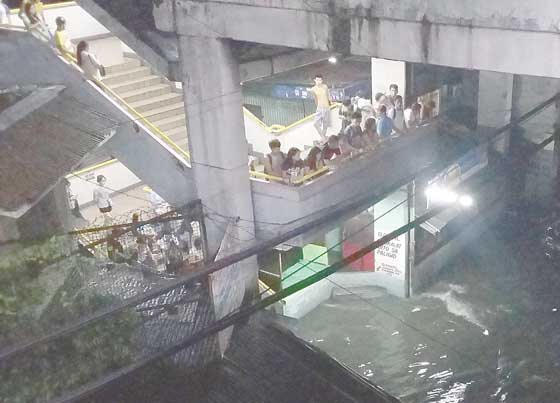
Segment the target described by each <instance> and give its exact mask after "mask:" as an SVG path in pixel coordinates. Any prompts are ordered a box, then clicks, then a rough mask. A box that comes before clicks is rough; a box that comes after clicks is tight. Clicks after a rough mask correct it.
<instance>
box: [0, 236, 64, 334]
mask: <svg viewBox="0 0 560 403" xmlns="http://www.w3.org/2000/svg"><path fill="white" fill-rule="evenodd" d="M68 252H69V240H68V238H66V237H53V238H51V239H49V240H48V241H46V242H43V243H40V244H33V245H30V246H25V245H24V246H19V247H17V248H12V249H10V250H8V251H3V252H2V253H1V254H0V344H5V343H6V342H7V341H9V340H10V339H15V338H17V337H18V334H17V332H16V329H17V328H18V327H20V326H29V327H33V326H34V320H35V315H36V309H35V308H36V307H37V306H40V305H41V304H42V303H43V302H44V300H45V298H46V296H47V291H46V290H45V289H44V288H43V287H41V285H40V284H39V282H38V281H37V280H38V279H39V277H40V276H41V274H42V273H43V272H44V271H45V270H56V269H57V267H56V265H49V263H50V262H53V261H57V260H60V257H61V256H65V255H66V254H68ZM62 262H64V261H62ZM66 263H68V262H66Z"/></svg>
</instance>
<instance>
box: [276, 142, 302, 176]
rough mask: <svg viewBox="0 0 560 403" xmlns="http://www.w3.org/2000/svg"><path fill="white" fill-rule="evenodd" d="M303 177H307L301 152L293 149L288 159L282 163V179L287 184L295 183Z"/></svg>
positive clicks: (289, 151)
mask: <svg viewBox="0 0 560 403" xmlns="http://www.w3.org/2000/svg"><path fill="white" fill-rule="evenodd" d="M303 175H305V164H304V163H303V161H302V160H301V151H300V150H299V149H298V148H296V147H292V148H290V149H289V150H288V154H287V155H286V159H285V160H284V162H283V163H282V178H283V179H284V181H286V182H287V183H294V181H296V180H297V179H298V178H300V177H302V176H303Z"/></svg>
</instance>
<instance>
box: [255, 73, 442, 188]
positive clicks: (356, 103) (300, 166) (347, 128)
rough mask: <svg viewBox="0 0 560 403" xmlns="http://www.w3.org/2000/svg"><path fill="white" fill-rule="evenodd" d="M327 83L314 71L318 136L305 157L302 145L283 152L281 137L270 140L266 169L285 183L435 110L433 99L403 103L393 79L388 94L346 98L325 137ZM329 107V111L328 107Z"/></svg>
mask: <svg viewBox="0 0 560 403" xmlns="http://www.w3.org/2000/svg"><path fill="white" fill-rule="evenodd" d="M325 88H327V86H326V85H325V84H323V78H322V77H321V76H320V75H317V76H316V77H315V86H314V87H313V88H312V90H311V92H312V93H314V94H315V101H316V103H317V112H316V115H315V121H314V127H315V129H316V130H317V132H318V133H319V135H320V137H321V139H322V140H321V141H318V142H315V144H314V147H313V148H311V149H310V150H309V151H308V152H307V156H306V158H302V150H300V149H298V148H296V147H291V148H290V149H289V150H288V152H287V153H284V152H283V151H282V150H281V148H282V144H281V142H280V141H279V140H278V139H273V140H271V141H270V142H269V147H270V153H269V154H267V155H266V157H265V159H264V164H263V165H264V172H265V173H266V174H268V175H270V176H273V177H275V178H278V179H281V180H282V181H283V182H285V183H288V184H296V183H301V182H302V178H303V177H304V176H305V175H307V174H309V173H312V172H317V171H319V173H321V172H324V170H321V168H323V167H324V166H326V165H329V164H330V163H331V161H333V160H336V159H340V158H341V157H342V158H344V157H348V156H350V157H351V156H353V155H356V154H360V153H362V152H364V151H367V150H371V149H374V148H376V147H377V146H378V145H379V144H380V143H382V142H384V141H386V140H388V139H390V138H391V137H393V136H398V135H402V134H405V133H407V132H408V131H410V130H412V129H414V128H416V127H418V126H420V125H421V124H422V123H423V122H426V121H428V120H430V119H431V118H432V117H433V111H434V109H435V104H434V103H433V101H429V102H426V103H425V104H420V103H417V102H415V103H412V104H411V105H409V106H408V107H406V108H405V105H404V102H403V98H402V96H401V95H399V93H398V92H399V88H398V86H397V85H396V84H391V85H390V86H389V93H388V94H383V93H378V94H376V95H375V97H374V100H373V102H371V101H370V100H368V99H367V98H366V97H364V95H363V94H362V93H358V94H357V95H356V96H355V97H353V98H347V99H345V100H344V101H343V102H342V104H341V105H340V106H339V111H338V116H339V119H340V130H339V131H338V133H337V134H332V135H330V136H328V137H327V136H326V133H327V131H326V128H327V127H328V126H329V125H330V122H329V118H328V117H327V115H328V114H327V109H326V108H327V106H326V105H327V101H326V99H327V98H326V97H327V93H326V92H325V91H324V89H325ZM328 112H329V114H330V107H329V108H328ZM304 179H305V178H304Z"/></svg>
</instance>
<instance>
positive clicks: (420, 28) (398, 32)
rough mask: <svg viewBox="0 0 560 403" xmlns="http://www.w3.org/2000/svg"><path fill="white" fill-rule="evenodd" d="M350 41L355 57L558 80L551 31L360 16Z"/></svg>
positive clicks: (556, 39)
mask: <svg viewBox="0 0 560 403" xmlns="http://www.w3.org/2000/svg"><path fill="white" fill-rule="evenodd" d="M350 43H351V51H350V52H351V53H352V54H354V55H363V56H373V57H379V58H384V59H392V60H402V61H407V62H415V63H428V64H435V65H442V66H449V67H457V68H464V69H475V70H488V71H496V72H501V73H512V74H522V75H533V76H541V77H555V78H560V35H558V34H556V33H551V32H539V31H513V30H501V29H495V28H473V27H466V26H460V25H444V24H434V23H431V22H429V21H427V20H424V21H422V22H409V21H394V20H379V19H371V20H370V19H366V18H361V17H360V18H353V19H352V22H351V40H350ZM395 43H397V44H406V46H399V45H395Z"/></svg>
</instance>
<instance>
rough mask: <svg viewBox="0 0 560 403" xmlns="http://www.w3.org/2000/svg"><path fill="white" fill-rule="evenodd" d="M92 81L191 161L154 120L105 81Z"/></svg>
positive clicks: (71, 59) (74, 62)
mask: <svg viewBox="0 0 560 403" xmlns="http://www.w3.org/2000/svg"><path fill="white" fill-rule="evenodd" d="M68 58H70V61H71V62H72V64H73V65H74V66H75V67H79V66H78V64H77V60H76V58H75V57H74V56H72V55H68ZM92 81H93V82H95V83H96V84H98V85H99V86H100V87H101V88H102V89H103V90H104V91H106V92H107V93H109V94H110V95H111V96H112V97H114V98H115V99H117V101H119V103H121V104H122V105H123V106H125V107H126V108H127V109H128V110H129V111H130V112H131V113H132V114H133V115H136V117H137V118H138V119H139V120H140V121H142V123H144V124H145V125H146V126H148V127H149V128H150V129H152V130H153V131H154V132H155V133H156V134H157V135H158V136H159V137H160V138H161V139H162V140H164V141H165V142H166V143H167V144H168V145H169V146H171V148H173V149H174V151H176V152H178V153H179V154H181V155H182V156H183V157H185V158H186V159H187V161H190V159H191V156H190V154H189V153H188V152H187V151H185V150H183V149H182V148H181V147H179V146H178V145H177V144H176V143H175V142H174V141H173V140H171V139H170V138H169V136H168V135H166V134H165V133H164V132H162V131H161V130H160V129H159V128H158V127H157V126H155V125H154V124H153V123H152V122H150V121H149V120H148V119H147V118H146V117H145V116H144V115H142V114H141V113H140V112H138V111H137V110H136V109H134V108H133V107H132V106H131V105H130V104H129V103H127V102H126V101H125V100H124V99H122V98H121V97H120V96H119V95H118V94H117V93H116V92H115V91H113V90H112V89H111V88H109V87H108V86H107V85H106V84H104V83H103V81H101V80H97V79H93V80H92Z"/></svg>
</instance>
